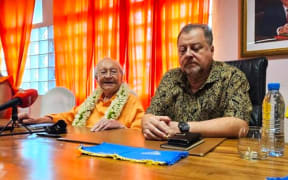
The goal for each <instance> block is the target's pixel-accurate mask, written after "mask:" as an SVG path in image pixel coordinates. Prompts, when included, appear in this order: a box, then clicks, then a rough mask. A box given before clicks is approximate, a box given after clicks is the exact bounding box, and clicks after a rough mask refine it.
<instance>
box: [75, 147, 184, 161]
mask: <svg viewBox="0 0 288 180" xmlns="http://www.w3.org/2000/svg"><path fill="white" fill-rule="evenodd" d="M79 150H80V151H81V152H82V153H83V154H88V155H92V156H98V157H112V158H114V159H120V160H128V161H133V162H139V163H147V164H154V165H172V164H174V163H176V162H177V161H179V160H180V159H181V158H184V157H187V156H188V155H189V153H188V152H187V151H168V150H153V149H147V148H139V147H131V146H124V145H118V144H111V143H102V144H100V145H96V146H80V147H79Z"/></svg>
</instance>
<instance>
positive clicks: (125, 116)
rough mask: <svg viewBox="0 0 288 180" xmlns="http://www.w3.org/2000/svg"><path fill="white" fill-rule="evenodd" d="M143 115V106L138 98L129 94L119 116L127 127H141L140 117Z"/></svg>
mask: <svg viewBox="0 0 288 180" xmlns="http://www.w3.org/2000/svg"><path fill="white" fill-rule="evenodd" d="M143 115H144V108H143V106H142V103H141V102H140V100H139V99H138V98H137V97H136V96H134V95H132V94H130V96H129V99H128V102H127V103H126V105H125V107H124V109H123V110H122V114H121V116H120V118H119V120H120V122H122V123H123V124H124V125H125V126H126V127H127V128H134V129H141V123H142V117H143Z"/></svg>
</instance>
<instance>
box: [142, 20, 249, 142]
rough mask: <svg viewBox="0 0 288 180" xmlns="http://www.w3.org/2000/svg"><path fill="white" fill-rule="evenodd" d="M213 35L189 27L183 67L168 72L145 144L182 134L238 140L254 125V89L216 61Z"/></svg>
mask: <svg viewBox="0 0 288 180" xmlns="http://www.w3.org/2000/svg"><path fill="white" fill-rule="evenodd" d="M212 40H213V37H212V32H211V30H210V29H209V28H208V27H207V26H206V25H199V24H188V25H186V26H185V27H184V28H183V29H182V30H181V32H180V33H179V35H178V42H177V46H178V54H179V62H180V68H176V69H172V70H170V71H169V72H167V73H166V74H165V75H164V77H163V78H162V80H161V83H160V85H159V87H158V89H157V91H156V93H155V96H154V97H153V99H152V102H151V105H150V107H149V108H148V109H147V111H146V114H145V115H144V116H143V119H142V132H143V134H144V136H145V138H146V139H153V140H163V139H166V138H167V137H168V136H171V135H173V134H175V133H179V132H197V133H201V134H202V136H204V137H237V136H238V132H239V129H240V128H242V127H246V126H247V125H248V121H249V120H250V114H251V111H252V105H251V101H250V98H249V94H248V90H249V84H248V81H247V79H246V76H245V75H244V73H243V72H241V71H240V70H239V69H237V68H235V67H232V66H229V65H227V64H225V63H223V62H217V61H214V60H213V52H214V46H213V45H212Z"/></svg>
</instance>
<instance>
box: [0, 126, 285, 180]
mask: <svg viewBox="0 0 288 180" xmlns="http://www.w3.org/2000/svg"><path fill="white" fill-rule="evenodd" d="M121 131H123V130H109V131H105V132H103V133H106V134H107V139H108V140H109V138H110V139H111V137H117V140H116V141H117V142H121V141H122V142H124V143H125V142H126V143H130V144H137V145H141V144H142V146H143V147H156V146H157V147H158V145H159V144H161V143H163V142H161V141H145V140H144V138H143V136H142V134H141V132H140V131H135V130H134V131H131V130H129V129H126V130H125V131H131V132H130V133H129V134H132V135H131V136H130V137H129V138H127V137H121V134H123V133H121ZM68 132H69V133H74V134H75V135H77V134H79V135H80V134H81V135H83V134H87V136H89V134H91V133H92V132H90V131H89V130H88V129H86V128H71V127H70V128H69V129H68ZM236 145H237V140H236V139H227V140H225V141H224V142H223V143H222V144H221V145H219V146H218V147H217V148H215V149H214V151H212V152H210V153H208V154H207V155H206V156H204V157H198V156H188V157H187V158H185V159H182V160H180V161H179V162H178V163H176V164H174V165H172V166H156V165H146V164H140V163H134V162H129V161H120V160H113V159H110V158H98V157H92V156H87V155H82V154H81V153H80V152H79V151H78V150H77V148H78V147H79V144H78V143H69V142H64V141H57V140H55V139H53V138H43V137H38V136H37V135H35V134H32V135H17V136H4V137H0V179H9V180H10V179H21V180H23V179H24V180H25V179H29V180H34V179H35V180H36V179H37V180H38V179H41V180H42V179H53V180H54V179H128V180H129V179H173V180H174V179H221V180H225V179H253V180H257V179H262V180H263V179H265V178H266V177H268V176H269V177H276V176H277V177H283V176H287V175H288V156H287V154H288V147H287V145H286V149H285V150H286V155H285V156H284V157H281V158H271V157H269V158H268V159H267V160H259V161H249V160H243V159H240V158H239V155H238V153H237V146H236Z"/></svg>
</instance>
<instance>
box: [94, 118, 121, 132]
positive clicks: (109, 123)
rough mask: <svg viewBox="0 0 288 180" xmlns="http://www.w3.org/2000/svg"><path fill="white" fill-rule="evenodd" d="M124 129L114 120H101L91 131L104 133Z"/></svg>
mask: <svg viewBox="0 0 288 180" xmlns="http://www.w3.org/2000/svg"><path fill="white" fill-rule="evenodd" d="M121 128H125V126H124V125H123V124H121V123H120V122H119V121H117V120H114V119H106V118H102V119H101V120H100V121H99V122H97V123H96V124H95V125H94V126H93V127H92V128H91V131H93V132H96V131H104V130H108V129H121Z"/></svg>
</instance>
